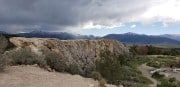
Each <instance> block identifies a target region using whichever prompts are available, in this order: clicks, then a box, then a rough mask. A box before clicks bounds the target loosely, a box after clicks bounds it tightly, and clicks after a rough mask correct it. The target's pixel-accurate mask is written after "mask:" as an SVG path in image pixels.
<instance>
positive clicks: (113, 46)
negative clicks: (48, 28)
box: [10, 37, 128, 71]
mask: <svg viewBox="0 0 180 87" xmlns="http://www.w3.org/2000/svg"><path fill="white" fill-rule="evenodd" d="M10 42H11V43H13V44H14V45H15V46H17V47H18V48H25V47H29V48H30V49H31V50H32V52H34V53H36V54H38V55H43V54H46V53H47V52H55V53H58V54H60V55H61V56H62V57H63V58H64V59H65V62H66V63H68V64H74V65H77V66H78V67H79V68H80V69H81V71H83V69H84V68H88V67H93V66H95V62H96V60H98V59H100V57H99V55H100V53H101V52H102V51H105V50H108V51H110V52H112V53H114V54H117V55H119V54H125V53H128V49H127V47H125V46H124V45H123V44H122V43H119V42H118V41H115V40H107V39H100V40H58V39H52V38H51V39H50V38H23V37H13V38H10Z"/></svg>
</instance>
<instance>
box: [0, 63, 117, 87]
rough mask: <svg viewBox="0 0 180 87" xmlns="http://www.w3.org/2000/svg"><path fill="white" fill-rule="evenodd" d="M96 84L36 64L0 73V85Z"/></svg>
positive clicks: (67, 86)
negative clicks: (47, 69)
mask: <svg viewBox="0 0 180 87" xmlns="http://www.w3.org/2000/svg"><path fill="white" fill-rule="evenodd" d="M93 85H94V86H93ZM97 85H98V81H95V80H93V79H90V78H84V77H81V76H79V75H70V74H66V73H58V72H49V71H46V70H44V69H41V68H39V67H37V66H28V65H27V66H25V65H22V66H11V67H7V68H6V70H5V72H3V73H0V87H97ZM109 87H115V86H109Z"/></svg>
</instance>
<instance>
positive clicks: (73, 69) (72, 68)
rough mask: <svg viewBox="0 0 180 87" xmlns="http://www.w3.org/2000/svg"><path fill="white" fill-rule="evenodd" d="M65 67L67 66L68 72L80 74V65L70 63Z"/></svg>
mask: <svg viewBox="0 0 180 87" xmlns="http://www.w3.org/2000/svg"><path fill="white" fill-rule="evenodd" d="M65 68H66V69H65V71H66V72H68V73H71V74H72V75H74V74H80V70H79V68H78V66H77V65H75V64H70V65H69V66H68V67H65Z"/></svg>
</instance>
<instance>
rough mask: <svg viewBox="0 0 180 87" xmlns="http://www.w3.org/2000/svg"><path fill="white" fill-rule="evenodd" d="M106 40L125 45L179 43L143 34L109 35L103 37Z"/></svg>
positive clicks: (178, 42)
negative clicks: (116, 41)
mask: <svg viewBox="0 0 180 87" xmlns="http://www.w3.org/2000/svg"><path fill="white" fill-rule="evenodd" d="M103 38H106V39H114V40H118V41H120V42H123V43H126V44H170V45H179V44H180V41H177V40H174V39H170V38H167V37H161V36H153V35H144V34H134V33H125V34H109V35H106V36H104V37H103Z"/></svg>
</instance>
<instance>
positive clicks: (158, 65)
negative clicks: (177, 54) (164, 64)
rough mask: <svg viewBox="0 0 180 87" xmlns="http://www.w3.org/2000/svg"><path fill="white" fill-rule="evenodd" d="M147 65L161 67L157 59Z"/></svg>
mask: <svg viewBox="0 0 180 87" xmlns="http://www.w3.org/2000/svg"><path fill="white" fill-rule="evenodd" d="M147 65H148V66H151V67H154V68H161V63H160V62H158V61H150V62H148V63H147Z"/></svg>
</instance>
